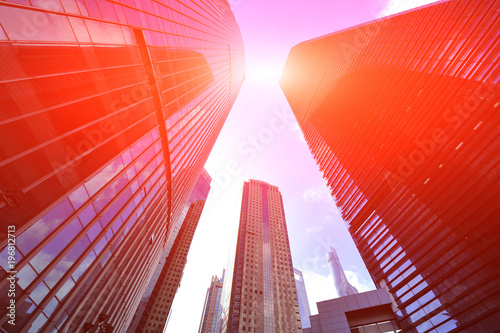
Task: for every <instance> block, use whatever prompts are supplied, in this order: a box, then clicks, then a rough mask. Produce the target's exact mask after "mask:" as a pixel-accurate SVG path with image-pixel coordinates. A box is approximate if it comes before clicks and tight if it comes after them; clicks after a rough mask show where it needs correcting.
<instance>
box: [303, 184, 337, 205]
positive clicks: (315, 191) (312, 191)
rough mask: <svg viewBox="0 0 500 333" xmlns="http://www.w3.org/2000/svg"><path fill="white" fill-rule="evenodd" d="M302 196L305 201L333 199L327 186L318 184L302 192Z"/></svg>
mask: <svg viewBox="0 0 500 333" xmlns="http://www.w3.org/2000/svg"><path fill="white" fill-rule="evenodd" d="M302 197H303V198H304V201H305V202H319V201H323V200H325V201H328V200H331V198H332V197H331V196H330V192H328V189H327V187H326V186H316V187H314V188H309V189H307V190H306V191H305V192H304V193H302Z"/></svg>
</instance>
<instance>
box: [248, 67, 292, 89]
mask: <svg viewBox="0 0 500 333" xmlns="http://www.w3.org/2000/svg"><path fill="white" fill-rule="evenodd" d="M283 67H284V63H283V64H280V63H276V62H274V63H270V62H256V63H253V64H250V63H249V64H247V68H246V80H248V81H254V82H256V83H257V82H258V83H259V84H266V85H267V84H278V82H279V79H280V76H281V73H282V71H283Z"/></svg>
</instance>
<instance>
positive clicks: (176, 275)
mask: <svg viewBox="0 0 500 333" xmlns="http://www.w3.org/2000/svg"><path fill="white" fill-rule="evenodd" d="M211 180H212V178H211V177H210V175H209V174H208V173H207V172H206V170H205V169H203V171H202V173H201V174H200V177H199V178H198V181H197V183H196V186H195V187H194V189H193V192H192V193H191V196H190V197H189V200H188V202H187V203H186V207H185V212H184V213H183V214H182V215H181V216H182V218H183V222H182V225H181V227H180V230H179V233H178V235H177V237H176V238H175V241H174V244H173V246H172V248H171V249H170V251H169V252H168V255H167V256H166V258H164V262H163V263H162V262H161V261H160V264H159V265H158V266H157V268H156V270H155V273H154V274H153V278H152V279H151V280H150V282H149V284H148V287H147V288H146V291H145V293H144V294H143V296H142V299H141V303H140V304H139V307H138V308H137V310H136V312H135V315H134V318H133V319H132V322H131V324H130V326H129V327H128V330H127V331H128V332H129V333H141V332H143V333H156V332H158V333H161V332H163V329H164V327H165V326H166V324H167V321H168V318H169V315H170V312H171V308H172V303H173V301H174V297H175V295H176V293H177V289H178V288H179V286H180V283H181V279H182V275H183V272H184V267H185V266H186V263H187V255H188V252H189V249H190V247H191V242H192V240H193V236H194V233H195V231H196V227H197V226H198V222H199V220H200V217H201V214H202V212H203V207H204V205H205V201H206V199H207V197H208V192H210V182H211ZM166 254H167V251H164V255H166Z"/></svg>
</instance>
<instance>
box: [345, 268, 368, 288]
mask: <svg viewBox="0 0 500 333" xmlns="http://www.w3.org/2000/svg"><path fill="white" fill-rule="evenodd" d="M344 273H345V276H346V278H347V281H349V283H350V284H352V285H353V286H354V287H356V289H358V291H359V292H360V293H362V292H365V291H369V290H373V289H375V286H374V285H373V283H372V282H370V281H367V280H365V279H364V278H363V276H362V275H361V274H359V273H357V272H353V271H347V270H344Z"/></svg>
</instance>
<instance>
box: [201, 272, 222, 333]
mask: <svg viewBox="0 0 500 333" xmlns="http://www.w3.org/2000/svg"><path fill="white" fill-rule="evenodd" d="M223 282H224V272H223V273H222V277H221V278H218V277H217V276H212V281H211V282H210V287H209V288H208V289H207V295H206V297H205V305H204V306H203V311H202V313H201V321H200V328H199V329H198V333H216V332H217V321H218V320H219V318H220V313H221V311H222V308H221V296H222V283H223Z"/></svg>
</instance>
